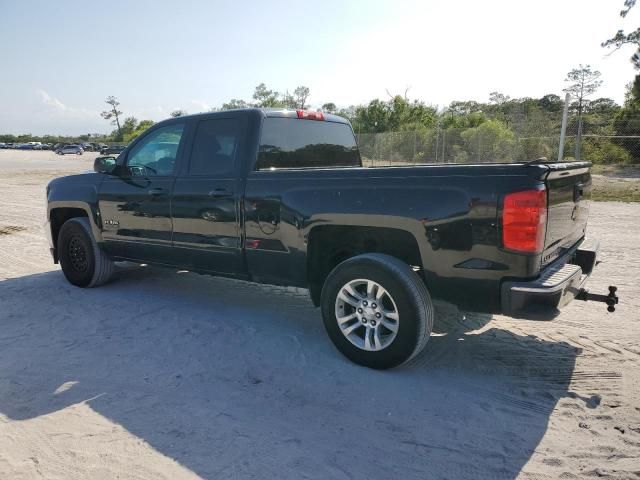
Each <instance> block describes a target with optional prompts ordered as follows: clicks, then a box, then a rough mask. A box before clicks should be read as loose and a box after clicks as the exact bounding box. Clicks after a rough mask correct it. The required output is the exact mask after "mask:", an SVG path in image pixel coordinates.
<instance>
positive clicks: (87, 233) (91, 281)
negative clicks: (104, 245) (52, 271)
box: [58, 217, 115, 287]
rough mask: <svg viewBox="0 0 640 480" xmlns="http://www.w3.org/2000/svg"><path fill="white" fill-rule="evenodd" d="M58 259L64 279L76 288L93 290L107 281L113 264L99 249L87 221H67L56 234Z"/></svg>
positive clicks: (74, 219) (78, 219)
mask: <svg viewBox="0 0 640 480" xmlns="http://www.w3.org/2000/svg"><path fill="white" fill-rule="evenodd" d="M58 257H59V259H60V266H61V267H62V272H63V273H64V276H65V277H66V279H67V280H68V281H69V283H71V284H73V285H75V286H77V287H97V286H98V285H102V284H103V283H106V282H108V281H109V280H110V279H111V277H112V275H113V271H114V268H115V266H114V263H113V260H111V258H109V256H108V255H107V254H106V253H104V252H103V251H102V250H100V247H99V246H98V244H97V243H96V241H95V239H94V238H93V234H92V233H91V226H90V225H89V220H88V219H87V218H84V217H81V218H72V219H70V220H67V221H66V222H65V223H64V225H62V228H61V229H60V233H59V234H58Z"/></svg>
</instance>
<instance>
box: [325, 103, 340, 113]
mask: <svg viewBox="0 0 640 480" xmlns="http://www.w3.org/2000/svg"><path fill="white" fill-rule="evenodd" d="M321 110H322V111H323V112H327V113H336V111H337V110H338V107H336V104H335V103H333V102H327V103H325V104H323V105H322V108H321Z"/></svg>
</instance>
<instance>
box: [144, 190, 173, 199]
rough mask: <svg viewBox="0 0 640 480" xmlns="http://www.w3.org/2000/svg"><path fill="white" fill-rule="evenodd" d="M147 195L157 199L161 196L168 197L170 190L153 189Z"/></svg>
mask: <svg viewBox="0 0 640 480" xmlns="http://www.w3.org/2000/svg"><path fill="white" fill-rule="evenodd" d="M147 193H148V194H149V195H151V196H152V197H157V196H159V195H166V194H167V193H169V190H167V189H166V188H151V189H149V190H148V192H147Z"/></svg>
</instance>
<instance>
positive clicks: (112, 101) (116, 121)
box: [100, 95, 122, 135]
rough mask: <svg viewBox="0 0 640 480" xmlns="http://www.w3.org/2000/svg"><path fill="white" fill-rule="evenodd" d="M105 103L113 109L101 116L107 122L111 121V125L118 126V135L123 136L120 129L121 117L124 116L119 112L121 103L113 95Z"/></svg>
mask: <svg viewBox="0 0 640 480" xmlns="http://www.w3.org/2000/svg"><path fill="white" fill-rule="evenodd" d="M105 103H106V104H107V105H109V106H110V107H111V109H109V110H105V111H104V112H102V113H101V114H100V116H101V117H102V118H104V119H105V120H111V125H117V127H118V134H119V135H121V134H122V132H121V129H120V115H122V112H121V111H120V110H118V106H119V105H120V102H119V101H118V99H117V98H116V97H114V96H113V95H110V96H108V97H107V98H106V100H105ZM112 119H113V120H112Z"/></svg>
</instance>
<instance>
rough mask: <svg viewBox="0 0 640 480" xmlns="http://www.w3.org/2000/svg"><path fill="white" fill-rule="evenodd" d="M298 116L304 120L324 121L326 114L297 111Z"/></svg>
mask: <svg viewBox="0 0 640 480" xmlns="http://www.w3.org/2000/svg"><path fill="white" fill-rule="evenodd" d="M296 114H297V115H298V118H302V119H304V120H324V113H322V112H314V111H313V110H296Z"/></svg>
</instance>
